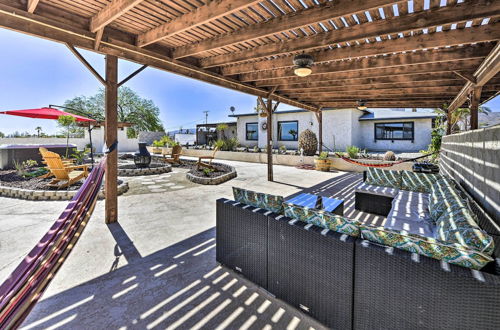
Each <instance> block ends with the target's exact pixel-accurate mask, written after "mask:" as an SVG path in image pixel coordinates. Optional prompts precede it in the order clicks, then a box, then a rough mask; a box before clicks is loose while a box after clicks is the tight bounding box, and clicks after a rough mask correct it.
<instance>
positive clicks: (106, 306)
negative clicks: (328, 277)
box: [23, 223, 323, 329]
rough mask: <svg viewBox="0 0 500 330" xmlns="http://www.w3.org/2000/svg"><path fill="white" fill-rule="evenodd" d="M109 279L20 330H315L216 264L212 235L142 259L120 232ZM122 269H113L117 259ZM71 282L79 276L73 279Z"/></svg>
mask: <svg viewBox="0 0 500 330" xmlns="http://www.w3.org/2000/svg"><path fill="white" fill-rule="evenodd" d="M109 230H110V231H111V233H112V235H113V237H114V238H115V240H116V246H115V256H116V258H117V260H115V262H114V263H113V265H111V271H110V272H109V273H107V274H104V275H102V276H99V277H97V278H95V279H93V280H91V281H88V282H86V283H82V284H81V285H78V286H76V287H73V288H71V289H68V290H65V291H63V292H60V293H58V294H56V295H54V296H51V297H47V298H46V299H43V300H41V301H40V302H39V303H38V304H37V305H36V306H35V308H34V310H33V311H32V313H31V315H30V316H29V317H28V319H27V320H26V321H25V323H24V324H23V327H24V328H25V329H46V328H62V329H103V328H113V329H156V328H161V329H240V328H242V329H245V328H247V329H248V328H251V329H263V328H264V329H266V328H267V329H271V328H273V329H309V328H310V327H313V328H315V329H322V328H323V327H322V326H321V325H320V324H318V323H316V322H315V321H314V320H312V319H311V318H309V317H307V316H306V315H304V314H302V313H301V312H300V311H298V310H297V309H295V308H292V307H290V306H288V305H286V304H285V303H283V302H281V301H279V300H277V299H275V298H273V297H272V296H271V295H269V294H268V293H266V292H265V291H264V290H262V289H260V288H258V287H256V286H255V285H254V284H252V283H251V282H249V281H247V280H245V279H244V278H242V277H241V276H239V275H236V274H234V273H233V272H232V271H230V270H227V269H226V268H223V267H220V266H219V265H218V264H217V263H216V262H215V228H212V229H209V230H207V231H204V232H202V233H199V234H197V235H194V236H192V237H190V238H188V239H186V240H183V241H181V242H179V243H177V244H174V245H172V246H169V247H166V248H164V249H162V250H160V251H158V252H155V253H153V254H151V255H148V256H144V257H143V256H141V255H140V253H139V251H138V250H137V249H136V248H135V246H134V243H133V241H131V239H130V238H129V236H128V235H127V233H126V232H125V231H124V230H123V228H122V227H121V226H120V224H118V223H115V224H112V225H109ZM119 258H125V259H126V260H127V262H128V264H127V265H125V266H122V267H118V268H117V267H116V265H118V259H119ZM75 276H78V274H75Z"/></svg>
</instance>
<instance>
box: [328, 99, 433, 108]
mask: <svg viewBox="0 0 500 330" xmlns="http://www.w3.org/2000/svg"><path fill="white" fill-rule="evenodd" d="M410 102H411V101H410V100H408V101H377V102H368V103H367V105H368V107H369V108H410V107H412V108H440V107H441V106H442V105H443V103H441V102H436V101H433V102H423V101H419V100H413V102H411V103H410ZM321 106H322V107H324V108H356V107H357V104H356V102H355V101H352V102H331V101H328V102H323V103H321Z"/></svg>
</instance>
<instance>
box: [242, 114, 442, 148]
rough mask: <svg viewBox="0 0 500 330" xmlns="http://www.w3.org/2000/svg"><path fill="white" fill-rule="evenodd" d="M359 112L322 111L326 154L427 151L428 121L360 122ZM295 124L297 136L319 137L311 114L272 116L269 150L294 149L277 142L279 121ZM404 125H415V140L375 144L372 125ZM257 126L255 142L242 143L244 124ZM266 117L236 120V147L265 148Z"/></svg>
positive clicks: (294, 143) (293, 143) (289, 143)
mask: <svg viewBox="0 0 500 330" xmlns="http://www.w3.org/2000/svg"><path fill="white" fill-rule="evenodd" d="M362 115H363V112H362V111H360V110H358V109H353V108H351V109H335V110H326V111H323V144H324V145H325V147H326V148H325V149H326V150H328V149H329V150H334V151H345V150H346V147H347V146H351V145H354V146H357V147H360V148H362V149H368V150H370V151H387V150H392V151H398V152H418V151H420V150H423V149H427V146H428V145H429V143H430V142H431V131H432V120H431V119H430V118H424V119H407V120H401V119H398V120H379V121H360V120H359V117H360V116H362ZM289 120H290V121H291V120H297V121H298V128H299V134H300V133H301V132H303V131H304V130H306V129H310V130H311V131H313V132H314V133H315V134H316V136H318V134H319V126H318V121H317V120H316V116H315V115H314V113H312V112H294V113H283V114H275V115H274V116H273V138H272V140H273V147H274V148H279V147H280V146H282V145H284V146H285V147H286V148H287V149H295V150H296V149H297V148H298V142H297V141H278V122H279V121H289ZM401 121H404V122H407V121H412V122H414V123H415V126H414V127H415V139H414V140H413V142H412V141H398V140H395V141H394V142H392V141H381V140H379V141H375V123H386V122H401ZM252 122H258V123H259V140H258V143H257V142H256V141H247V140H246V136H245V135H246V123H252ZM266 122H267V118H266V117H259V116H257V115H255V116H242V117H238V121H237V126H238V128H237V135H238V140H239V141H240V144H241V145H242V146H245V147H254V146H256V145H258V146H259V147H260V148H265V147H266V145H267V140H266V139H267V130H264V129H262V123H266Z"/></svg>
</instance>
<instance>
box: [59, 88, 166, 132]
mask: <svg viewBox="0 0 500 330" xmlns="http://www.w3.org/2000/svg"><path fill="white" fill-rule="evenodd" d="M64 106H65V107H68V108H73V109H76V110H79V111H82V112H84V113H88V114H90V115H91V116H92V117H93V118H95V119H97V120H105V116H104V113H105V111H104V106H105V91H104V89H103V88H101V89H99V91H98V92H97V94H95V95H93V96H77V97H75V98H73V99H70V100H67V101H66V102H64ZM68 111H69V112H71V110H68ZM118 121H120V122H127V123H131V124H132V125H133V126H132V127H130V128H129V129H128V130H127V135H128V137H129V138H134V137H137V133H138V132H139V131H155V132H156V131H164V128H163V125H162V123H161V121H160V109H159V108H158V107H157V106H156V105H155V104H154V102H153V101H152V100H149V99H145V98H141V97H140V96H139V95H138V94H137V93H136V92H134V91H133V90H132V89H131V88H129V87H126V86H123V87H120V88H119V89H118Z"/></svg>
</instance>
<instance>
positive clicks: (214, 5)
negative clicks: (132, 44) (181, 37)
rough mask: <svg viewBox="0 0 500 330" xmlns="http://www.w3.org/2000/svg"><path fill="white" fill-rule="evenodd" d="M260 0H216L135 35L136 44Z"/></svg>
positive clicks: (237, 9)
mask: <svg viewBox="0 0 500 330" xmlns="http://www.w3.org/2000/svg"><path fill="white" fill-rule="evenodd" d="M261 1H262V0H216V1H212V2H210V3H209V4H207V5H205V6H202V7H199V8H197V9H195V10H194V11H192V12H189V13H187V14H184V15H182V16H180V17H178V18H175V19H173V20H171V21H170V22H166V23H164V24H162V25H160V26H157V27H155V28H153V29H151V30H149V31H147V32H145V33H143V34H141V35H139V36H138V37H137V46H139V47H144V46H146V45H149V44H152V43H154V42H157V41H160V40H162V39H165V38H168V37H171V36H174V35H176V34H179V33H182V32H185V31H186V30H188V29H192V28H195V27H198V26H201V25H203V24H206V23H207V22H209V21H212V20H216V19H218V18H221V17H222V16H226V15H230V14H232V13H235V12H237V11H239V10H242V9H245V8H248V7H250V6H252V5H255V4H257V3H259V2H261Z"/></svg>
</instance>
